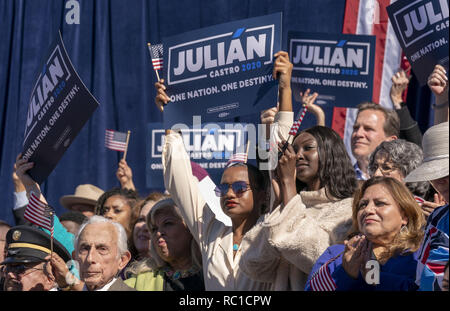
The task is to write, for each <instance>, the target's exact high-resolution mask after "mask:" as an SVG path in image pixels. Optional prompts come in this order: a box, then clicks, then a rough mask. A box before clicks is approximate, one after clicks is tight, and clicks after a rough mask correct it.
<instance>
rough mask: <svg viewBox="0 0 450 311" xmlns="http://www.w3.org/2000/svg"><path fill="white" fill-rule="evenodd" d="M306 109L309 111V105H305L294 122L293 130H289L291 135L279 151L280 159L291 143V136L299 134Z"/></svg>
mask: <svg viewBox="0 0 450 311" xmlns="http://www.w3.org/2000/svg"><path fill="white" fill-rule="evenodd" d="M306 111H308V107H307V106H306V105H303V111H302V113H301V114H300V117H299V118H298V119H297V120H296V121H295V122H294V123H293V124H292V127H291V130H290V131H289V137H288V139H287V140H286V142H285V143H284V145H283V148H282V149H281V151H280V152H278V159H279V158H281V156H282V155H283V153H284V151H285V150H286V148H287V146H288V145H289V140H290V138H291V137H294V136H295V135H297V132H298V130H299V128H300V125H301V124H302V121H303V118H304V117H305V114H306Z"/></svg>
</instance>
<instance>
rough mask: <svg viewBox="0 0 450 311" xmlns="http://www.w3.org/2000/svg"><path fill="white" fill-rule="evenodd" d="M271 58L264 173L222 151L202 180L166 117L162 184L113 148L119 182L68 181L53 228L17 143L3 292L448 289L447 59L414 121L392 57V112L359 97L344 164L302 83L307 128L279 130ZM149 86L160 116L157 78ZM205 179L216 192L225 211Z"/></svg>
mask: <svg viewBox="0 0 450 311" xmlns="http://www.w3.org/2000/svg"><path fill="white" fill-rule="evenodd" d="M274 57H275V62H274V68H273V77H274V78H275V79H277V80H278V81H279V89H278V92H279V96H278V99H279V101H278V103H276V106H275V105H274V107H273V108H271V109H268V110H266V111H263V112H261V122H262V123H263V124H265V125H266V126H267V127H268V128H269V129H270V130H268V131H266V133H267V136H266V137H265V139H266V140H267V141H268V144H267V146H269V147H268V148H269V150H268V151H269V154H270V156H269V159H268V161H269V162H270V163H272V164H273V165H269V168H270V170H269V171H264V170H260V169H259V165H257V166H254V165H252V164H250V163H247V162H246V161H242V160H239V161H231V162H229V163H228V164H227V166H226V167H225V169H224V171H223V174H222V177H221V180H220V183H219V184H217V185H215V188H205V187H202V186H201V183H200V182H201V180H202V178H203V177H204V176H206V175H207V172H206V171H204V170H203V169H202V168H201V167H199V166H198V165H195V163H193V162H191V161H190V158H189V155H188V153H187V152H186V150H185V147H184V143H183V139H182V137H181V135H180V131H178V130H177V129H167V130H166V138H165V143H164V146H163V154H162V164H163V174H164V185H165V188H166V192H165V193H159V192H153V193H150V194H148V195H147V196H144V197H141V196H140V195H139V193H138V190H137V189H136V187H135V185H134V183H133V175H132V170H131V168H130V167H129V166H128V164H127V162H126V161H125V160H121V161H120V162H119V164H118V168H117V173H116V176H117V179H118V181H119V183H120V187H118V188H113V189H109V190H107V191H104V190H102V189H100V188H98V187H96V186H94V185H90V184H84V185H79V186H78V187H77V188H76V189H75V192H74V194H73V195H65V196H63V197H61V199H60V204H61V206H63V207H65V208H66V209H67V210H68V212H67V213H64V214H62V215H59V216H56V217H54V220H53V232H52V233H50V232H49V230H48V229H45V228H43V227H40V226H38V225H36V224H32V223H30V222H28V221H27V220H26V217H25V216H24V214H25V211H26V209H27V207H28V205H29V204H30V196H31V194H34V196H36V197H37V198H39V201H41V202H42V203H44V204H47V201H46V199H45V197H44V195H43V194H42V192H41V190H40V187H39V185H38V184H37V183H36V182H35V181H34V180H33V179H32V178H31V177H30V175H29V174H27V171H28V170H29V169H30V168H31V167H33V163H30V162H28V161H27V160H24V159H23V158H22V156H21V155H20V154H19V155H18V156H17V159H16V163H15V164H14V173H13V176H12V180H13V183H14V187H15V193H14V196H15V206H14V207H13V208H12V212H13V214H14V218H15V224H14V226H10V225H9V224H8V223H6V222H4V221H0V250H1V252H0V265H1V270H0V283H1V284H0V290H5V291H30V290H41V291H57V290H62V291H135V290H137V291H205V290H206V291H211V290H216V291H235V290H239V291H255V290H284V291H286V290H294V291H386V290H387V291H417V290H420V291H441V290H447V291H448V259H449V258H448V257H449V253H448V244H449V240H448V234H449V225H448V223H449V222H448V220H449V206H448V202H449V162H448V161H449V159H448V156H449V133H448V131H449V123H448V119H449V117H448V116H449V114H448V78H447V73H446V71H445V69H444V68H443V67H442V66H440V65H436V66H435V68H434V70H433V72H432V73H431V75H430V77H429V79H428V87H429V88H430V89H431V91H432V92H433V93H434V95H435V100H436V102H435V103H434V105H435V118H434V125H433V126H431V127H430V128H429V129H427V130H426V132H425V133H423V134H422V132H421V130H420V129H419V127H418V124H417V122H416V121H414V119H413V118H412V117H411V115H410V113H409V111H408V108H407V106H406V105H405V103H404V102H403V99H402V94H403V93H404V92H405V89H406V87H407V85H408V82H409V79H408V76H407V74H406V73H405V72H404V71H402V70H400V71H399V72H397V73H396V74H395V75H394V76H393V77H392V82H393V83H392V88H391V93H390V97H391V101H392V104H393V107H394V109H392V110H390V109H387V108H384V107H382V106H380V105H378V104H376V103H372V102H365V103H360V105H359V106H358V113H357V117H356V120H355V123H354V126H353V133H352V137H351V153H352V155H353V157H354V158H355V159H356V163H354V164H352V162H351V159H350V156H349V154H348V152H347V150H346V147H345V145H344V142H343V140H342V138H341V137H340V136H339V135H338V134H337V133H336V132H335V131H334V130H332V129H331V128H328V127H326V126H325V115H324V113H323V111H322V109H321V108H320V106H318V105H316V104H315V103H314V102H315V99H316V98H317V95H318V94H317V93H312V92H310V90H307V91H305V93H304V94H301V96H302V100H303V103H304V105H306V106H307V107H308V109H309V111H311V112H312V113H313V114H314V115H315V117H316V120H317V125H315V126H313V127H310V128H307V129H304V130H301V131H299V132H298V133H297V134H296V135H295V137H294V139H293V140H292V142H291V143H289V140H288V137H289V131H290V129H291V126H292V124H293V122H294V113H293V108H292V91H291V86H290V85H291V74H292V67H293V66H292V63H291V62H290V61H289V55H288V54H287V53H286V52H284V51H280V52H278V53H276V54H275V55H274ZM155 88H156V94H157V95H156V98H155V103H156V105H157V107H158V108H159V109H160V110H161V111H162V113H164V112H163V111H164V106H165V105H170V98H169V97H168V95H167V94H166V87H165V85H164V80H160V81H158V82H157V83H156V84H155ZM274 104H275V103H274ZM258 164H259V163H258ZM205 191H210V192H214V194H215V195H216V196H217V197H219V198H220V207H221V209H222V211H223V213H224V214H225V215H226V216H227V217H229V219H230V223H225V222H224V221H223V220H220V219H219V218H218V217H217V215H216V213H215V212H214V210H213V208H212V206H211V204H212V203H211V202H210V201H208V200H207V199H206V196H205ZM52 204H54V203H52Z"/></svg>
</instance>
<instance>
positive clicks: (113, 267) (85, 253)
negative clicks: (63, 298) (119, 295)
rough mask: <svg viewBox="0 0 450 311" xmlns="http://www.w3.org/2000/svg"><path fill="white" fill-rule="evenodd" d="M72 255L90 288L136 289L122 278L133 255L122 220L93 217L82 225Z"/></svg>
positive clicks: (81, 276) (99, 289)
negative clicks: (114, 220)
mask: <svg viewBox="0 0 450 311" xmlns="http://www.w3.org/2000/svg"><path fill="white" fill-rule="evenodd" d="M72 257H73V258H74V259H75V260H76V261H78V263H79V264H80V267H79V270H80V278H81V281H83V282H84V284H85V287H84V290H88V291H134V289H133V288H131V287H128V286H127V285H126V284H125V283H124V282H123V281H122V280H121V279H120V278H119V277H118V274H119V273H120V271H121V270H122V269H123V268H124V267H125V266H126V265H127V264H128V262H129V261H130V259H131V254H130V252H129V251H128V249H127V235H126V232H125V229H124V228H123V227H122V225H120V224H119V223H116V222H113V221H111V220H109V219H106V218H104V217H101V216H92V217H91V218H89V219H88V220H87V221H86V222H85V223H83V225H82V226H81V227H80V231H79V233H78V235H77V237H76V239H75V250H74V252H73V253H72Z"/></svg>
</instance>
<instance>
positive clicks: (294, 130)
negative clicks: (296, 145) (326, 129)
mask: <svg viewBox="0 0 450 311" xmlns="http://www.w3.org/2000/svg"><path fill="white" fill-rule="evenodd" d="M307 110H308V107H307V106H305V107H303V110H302V113H301V115H300V117H299V118H298V119H297V120H296V121H295V122H294V123H293V124H292V127H291V130H290V131H289V135H292V136H295V135H296V134H297V132H298V129H299V128H300V125H302V121H303V118H304V117H305V114H306V111H307Z"/></svg>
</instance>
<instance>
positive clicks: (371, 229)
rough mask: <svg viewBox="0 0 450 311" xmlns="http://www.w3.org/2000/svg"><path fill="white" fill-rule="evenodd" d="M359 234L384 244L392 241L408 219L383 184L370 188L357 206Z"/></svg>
mask: <svg viewBox="0 0 450 311" xmlns="http://www.w3.org/2000/svg"><path fill="white" fill-rule="evenodd" d="M357 217H358V225H359V228H360V232H361V233H363V234H364V235H366V236H367V237H368V238H369V239H370V240H372V241H377V242H378V243H379V244H384V243H387V242H389V241H392V240H393V238H394V237H395V235H397V233H398V232H399V231H400V229H401V227H402V226H403V225H406V224H407V223H408V219H407V218H406V217H405V215H404V213H403V212H402V211H401V210H400V208H399V206H398V204H397V203H396V202H395V200H394V198H393V197H392V195H391V192H390V191H389V190H388V189H387V187H386V185H384V184H376V185H373V186H370V187H368V188H367V189H366V191H365V192H364V195H363V197H362V198H361V200H360V202H359V205H358V216H357Z"/></svg>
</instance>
